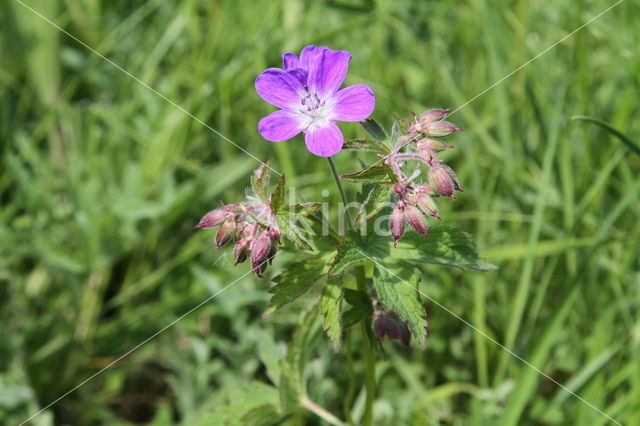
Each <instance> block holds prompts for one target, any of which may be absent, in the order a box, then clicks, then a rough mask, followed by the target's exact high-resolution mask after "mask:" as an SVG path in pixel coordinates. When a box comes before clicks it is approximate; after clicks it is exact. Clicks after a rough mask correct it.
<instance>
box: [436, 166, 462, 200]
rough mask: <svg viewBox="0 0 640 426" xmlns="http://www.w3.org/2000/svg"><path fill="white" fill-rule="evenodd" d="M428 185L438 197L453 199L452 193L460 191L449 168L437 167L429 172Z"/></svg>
mask: <svg viewBox="0 0 640 426" xmlns="http://www.w3.org/2000/svg"><path fill="white" fill-rule="evenodd" d="M429 185H430V186H431V189H432V190H433V192H434V193H435V194H436V195H438V196H443V197H449V198H451V199H454V198H455V197H454V195H453V191H461V192H462V189H461V188H460V185H459V184H458V178H457V176H456V174H455V172H454V171H453V170H452V169H451V167H447V166H443V165H437V166H433V167H431V169H430V170H429Z"/></svg>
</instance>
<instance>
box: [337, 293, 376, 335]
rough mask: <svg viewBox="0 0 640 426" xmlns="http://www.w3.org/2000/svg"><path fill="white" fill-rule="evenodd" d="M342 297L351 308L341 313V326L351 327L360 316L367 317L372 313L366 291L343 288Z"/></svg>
mask: <svg viewBox="0 0 640 426" xmlns="http://www.w3.org/2000/svg"><path fill="white" fill-rule="evenodd" d="M344 299H345V300H346V301H347V303H349V304H350V305H351V306H352V308H351V309H349V310H348V311H346V312H345V313H344V314H342V327H343V328H347V327H351V326H352V325H354V324H357V323H358V321H360V320H361V319H362V318H366V317H369V316H371V315H372V314H373V307H372V305H371V299H370V298H369V295H368V294H367V293H364V292H362V291H359V290H352V289H349V288H347V289H345V290H344Z"/></svg>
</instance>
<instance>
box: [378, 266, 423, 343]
mask: <svg viewBox="0 0 640 426" xmlns="http://www.w3.org/2000/svg"><path fill="white" fill-rule="evenodd" d="M392 268H393V269H392ZM419 281H420V274H419V273H418V270H417V269H416V268H415V267H413V266H411V265H407V264H403V263H395V264H394V265H388V266H387V265H384V264H382V263H378V262H376V268H375V273H374V276H373V285H374V287H375V289H376V293H377V294H378V297H380V301H381V302H382V304H383V305H384V306H385V307H386V308H387V309H389V310H391V311H393V312H395V313H396V314H398V316H399V317H400V318H402V319H403V320H405V321H407V325H408V326H409V330H411V334H413V336H414V337H415V339H416V341H417V342H418V344H419V345H420V347H421V348H423V349H424V348H425V347H426V345H427V320H426V319H425V311H424V306H423V305H422V303H421V302H420V298H419V296H418V290H417V286H418V282H419Z"/></svg>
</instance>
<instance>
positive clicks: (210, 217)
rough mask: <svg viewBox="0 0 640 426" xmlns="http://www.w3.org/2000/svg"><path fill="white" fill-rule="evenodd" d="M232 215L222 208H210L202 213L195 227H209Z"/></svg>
mask: <svg viewBox="0 0 640 426" xmlns="http://www.w3.org/2000/svg"><path fill="white" fill-rule="evenodd" d="M231 216H233V213H230V212H226V211H224V210H220V209H216V210H211V211H210V212H209V213H207V214H206V215H204V217H203V218H202V219H200V222H198V224H197V225H196V226H195V229H201V228H202V229H209V228H213V227H215V226H218V225H220V224H221V223H222V222H224V221H225V220H227V219H228V218H229V217H231Z"/></svg>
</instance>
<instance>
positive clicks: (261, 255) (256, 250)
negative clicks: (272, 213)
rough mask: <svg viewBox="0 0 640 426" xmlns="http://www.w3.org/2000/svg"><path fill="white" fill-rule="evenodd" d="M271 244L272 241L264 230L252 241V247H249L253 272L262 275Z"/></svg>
mask: <svg viewBox="0 0 640 426" xmlns="http://www.w3.org/2000/svg"><path fill="white" fill-rule="evenodd" d="M272 245H273V241H272V240H271V237H269V236H268V235H267V233H266V232H264V233H262V235H260V236H259V237H258V239H257V240H255V241H254V243H253V247H252V248H251V267H252V269H253V272H254V273H255V274H256V275H257V276H259V277H261V276H262V273H263V272H264V270H265V269H266V266H267V260H268V259H269V253H271V247H272Z"/></svg>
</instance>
